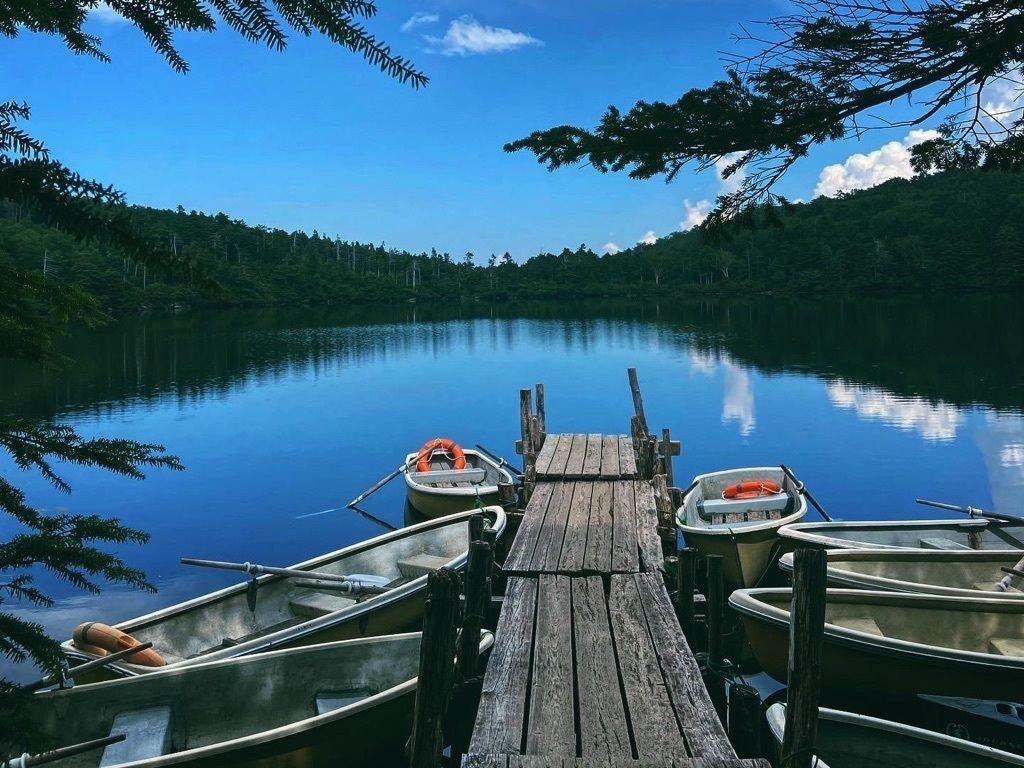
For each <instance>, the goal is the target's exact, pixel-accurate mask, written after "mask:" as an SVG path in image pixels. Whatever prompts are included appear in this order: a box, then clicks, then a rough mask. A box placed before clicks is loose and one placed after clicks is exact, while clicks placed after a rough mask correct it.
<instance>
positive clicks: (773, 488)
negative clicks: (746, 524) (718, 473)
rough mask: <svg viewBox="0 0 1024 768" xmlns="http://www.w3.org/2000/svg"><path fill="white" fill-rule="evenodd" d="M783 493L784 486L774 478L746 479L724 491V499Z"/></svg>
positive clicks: (753, 497) (754, 497)
mask: <svg viewBox="0 0 1024 768" xmlns="http://www.w3.org/2000/svg"><path fill="white" fill-rule="evenodd" d="M777 493H782V486H781V485H779V484H778V483H776V482H775V481H774V480H744V481H743V482H741V483H734V484H733V485H730V486H729V487H728V488H726V489H725V490H724V491H722V498H723V499H757V498H760V497H761V496H774V495H775V494H777Z"/></svg>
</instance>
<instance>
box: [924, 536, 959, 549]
mask: <svg viewBox="0 0 1024 768" xmlns="http://www.w3.org/2000/svg"><path fill="white" fill-rule="evenodd" d="M920 544H921V549H970V547H968V546H967V545H966V544H961V543H960V542H959V541H953V540H952V539H946V538H943V537H941V536H925V537H922V539H921V541H920Z"/></svg>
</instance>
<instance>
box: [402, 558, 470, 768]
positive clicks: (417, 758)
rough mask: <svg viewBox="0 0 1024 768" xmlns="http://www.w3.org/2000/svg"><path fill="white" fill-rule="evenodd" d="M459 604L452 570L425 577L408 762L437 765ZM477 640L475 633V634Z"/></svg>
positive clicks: (417, 767)
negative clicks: (421, 633) (420, 638)
mask: <svg viewBox="0 0 1024 768" xmlns="http://www.w3.org/2000/svg"><path fill="white" fill-rule="evenodd" d="M458 603H459V578H458V575H457V574H456V573H455V571H453V570H451V569H449V568H440V569H438V570H436V571H434V572H433V573H431V574H430V576H429V577H428V578H427V599H426V602H425V603H424V605H423V638H422V640H421V642H420V670H419V680H418V682H417V685H416V708H415V711H414V714H413V725H412V736H411V737H410V738H409V744H410V747H409V765H410V766H411V767H412V768H437V766H439V765H440V763H441V750H442V749H443V748H444V734H443V732H442V727H441V726H442V722H443V720H444V715H445V709H446V707H447V704H448V698H449V696H450V694H451V691H452V682H453V680H454V677H455V615H456V610H457V608H458ZM477 641H478V642H479V634H478V635H477Z"/></svg>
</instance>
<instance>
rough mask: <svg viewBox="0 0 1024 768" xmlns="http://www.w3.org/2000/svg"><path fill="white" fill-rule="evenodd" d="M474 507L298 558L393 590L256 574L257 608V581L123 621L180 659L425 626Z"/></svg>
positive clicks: (463, 549) (493, 511) (495, 512)
mask: <svg viewBox="0 0 1024 768" xmlns="http://www.w3.org/2000/svg"><path fill="white" fill-rule="evenodd" d="M485 513H486V517H487V519H488V520H489V521H490V526H491V527H492V528H493V529H495V530H496V531H497V535H498V537H499V538H500V537H501V535H502V534H503V533H504V531H505V513H504V511H503V510H502V509H501V507H487V508H486V509H485ZM471 515H472V513H471V512H465V513H462V514H458V515H452V516H449V517H444V518H439V519H437V520H428V521H426V522H423V523H419V524H417V525H412V526H409V527H407V528H402V529H399V530H397V531H392V532H390V533H386V534H384V535H382V536H377V537H376V538H373V539H369V540H367V541H364V542H360V543H358V544H353V545H352V546H349V547H345V548H344V549H339V550H337V551H335V552H331V553H329V554H326V555H321V556H319V557H316V558H313V559H312V560H307V561H305V562H302V563H298V564H297V565H294V566H292V567H291V569H292V570H299V571H312V572H316V573H318V574H335V575H342V574H344V575H348V576H350V577H351V578H353V579H359V580H362V581H370V582H375V583H379V584H382V585H383V590H382V591H383V594H377V595H372V594H371V595H363V596H360V595H346V594H342V593H339V592H337V591H335V590H334V589H331V588H330V586H331V585H330V584H324V583H323V582H321V581H315V582H313V583H314V584H315V585H316V586H315V587H314V588H310V587H307V586H301V585H302V584H303V583H308V582H302V581H296V580H295V579H292V578H289V577H287V576H280V575H265V576H260V577H258V578H257V579H256V580H255V582H256V588H255V606H254V608H253V609H250V607H249V606H250V599H251V593H250V587H249V584H247V583H241V584H236V585H234V586H231V587H227V588H226V589H221V590H219V591H217V592H212V593H210V594H208V595H203V596H201V597H197V598H194V599H192V600H188V601H186V602H184V603H180V604H178V605H173V606H171V607H169V608H164V609H162V610H159V611H156V612H154V613H150V614H147V615H145V616H141V617H139V618H136V619H129V620H128V621H124V622H121V623H120V624H117V625H116V626H115V628H116V629H117V630H120V631H122V632H126V633H128V634H129V635H131V636H132V637H134V638H135V639H136V640H138V641H139V642H142V643H144V642H147V641H149V642H152V643H153V650H154V651H156V652H157V653H159V655H160V656H162V657H163V659H164V660H165V661H166V663H167V666H171V667H175V666H184V665H189V664H198V663H202V662H206V661H213V660H216V659H224V658H229V657H233V656H245V655H248V654H250V653H261V652H264V651H270V650H275V649H278V648H293V647H296V646H303V645H309V644H311V643H324V642H331V641H333V640H347V639H351V638H358V637H368V636H374V635H386V634H391V633H393V632H401V631H406V630H410V629H416V628H418V627H419V624H420V622H421V620H422V617H423V594H424V591H425V590H426V587H427V576H428V575H429V574H430V572H431V571H434V570H436V569H438V568H441V567H446V568H452V569H461V568H463V567H465V565H466V559H467V551H468V548H469V524H468V521H469V518H470V516H471ZM61 647H62V650H63V651H64V653H65V655H67V656H68V657H69V660H70V661H71V662H72V663H82V662H84V661H88V660H90V659H94V658H97V656H98V654H96V653H93V652H90V651H89V650H83V649H82V648H79V647H76V645H75V642H74V641H73V640H68V641H65V642H64V643H63V644H62V646H61ZM132 658H133V659H134V657H132ZM161 668H162V667H152V666H143V665H140V664H136V663H128V662H126V661H118V662H116V663H114V664H110V665H108V666H106V667H104V672H103V677H104V678H109V677H110V676H112V675H122V676H123V675H140V674H146V673H152V672H154V671H155V670H156V669H161Z"/></svg>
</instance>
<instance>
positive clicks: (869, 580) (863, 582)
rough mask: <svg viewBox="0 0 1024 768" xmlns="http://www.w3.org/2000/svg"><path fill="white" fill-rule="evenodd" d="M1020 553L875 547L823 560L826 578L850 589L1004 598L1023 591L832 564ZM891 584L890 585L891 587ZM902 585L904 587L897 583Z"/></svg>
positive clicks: (785, 562)
mask: <svg viewBox="0 0 1024 768" xmlns="http://www.w3.org/2000/svg"><path fill="white" fill-rule="evenodd" d="M1022 554H1024V553H1022V552H1021V551H1020V550H1019V549H971V550H959V549H957V550H944V549H903V548H895V547H890V548H881V547H880V548H878V549H858V548H851V549H830V550H828V554H827V559H826V577H827V579H828V580H829V581H831V582H833V583H836V584H842V585H843V586H844V587H848V588H850V589H860V590H866V591H872V592H879V591H888V592H899V593H908V594H920V595H940V596H943V597H967V598H972V599H973V598H976V597H982V598H984V597H986V596H992V597H999V598H1003V599H1007V600H1024V592H1016V593H1012V592H997V591H996V590H995V589H994V587H995V581H993V582H992V586H993V589H992V590H991V591H989V590H981V589H966V588H963V587H946V586H942V585H939V584H927V583H924V582H919V581H906V580H904V579H891V578H888V577H886V576H875V575H873V574H867V573H858V572H857V571H848V570H844V569H842V568H839V567H836V566H833V564H832V561H833V560H836V561H837V562H838V563H843V562H851V561H865V560H871V559H872V558H873V557H882V556H883V555H888V556H890V557H891V558H910V559H912V560H924V561H937V562H942V561H943V560H952V561H956V560H958V559H963V558H968V559H976V560H996V561H998V560H1000V559H1004V558H1005V559H1007V560H1012V561H1013V562H1016V561H1017V560H1019V559H1020V557H1021V555H1022ZM778 564H779V569H780V570H782V571H784V572H785V573H792V572H793V553H792V552H787V553H785V554H784V555H783V556H782V557H780V558H779V560H778ZM890 585H891V586H890ZM900 585H903V586H900Z"/></svg>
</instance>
